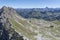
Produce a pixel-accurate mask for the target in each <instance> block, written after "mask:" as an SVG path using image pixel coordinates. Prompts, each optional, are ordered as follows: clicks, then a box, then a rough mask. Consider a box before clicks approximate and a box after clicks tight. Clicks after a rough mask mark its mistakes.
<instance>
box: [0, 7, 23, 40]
mask: <svg viewBox="0 0 60 40" xmlns="http://www.w3.org/2000/svg"><path fill="white" fill-rule="evenodd" d="M13 13H15V11H14V9H12V8H8V7H5V6H4V7H2V8H1V9H0V40H23V36H20V35H19V34H18V33H17V32H16V31H15V30H14V29H13V28H12V25H11V23H10V22H9V18H8V17H13Z"/></svg>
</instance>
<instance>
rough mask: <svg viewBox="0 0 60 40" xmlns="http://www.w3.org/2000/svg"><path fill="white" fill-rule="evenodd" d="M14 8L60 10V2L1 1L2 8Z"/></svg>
mask: <svg viewBox="0 0 60 40" xmlns="http://www.w3.org/2000/svg"><path fill="white" fill-rule="evenodd" d="M2 6H9V7H14V8H45V7H49V8H60V0H0V7H2Z"/></svg>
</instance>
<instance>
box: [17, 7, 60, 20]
mask: <svg viewBox="0 0 60 40" xmlns="http://www.w3.org/2000/svg"><path fill="white" fill-rule="evenodd" d="M16 11H17V12H18V14H19V15H21V16H22V17H24V18H37V19H44V20H50V21H53V20H60V8H48V7H46V8H32V9H27V8H26V9H19V8H18V9H16Z"/></svg>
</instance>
